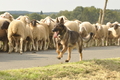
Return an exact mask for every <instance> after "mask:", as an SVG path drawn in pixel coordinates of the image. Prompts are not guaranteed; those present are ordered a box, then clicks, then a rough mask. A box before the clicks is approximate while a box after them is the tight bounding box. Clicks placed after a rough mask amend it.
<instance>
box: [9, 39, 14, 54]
mask: <svg viewBox="0 0 120 80" xmlns="http://www.w3.org/2000/svg"><path fill="white" fill-rule="evenodd" d="M8 44H9V51H8V53H9V54H10V53H11V52H12V51H13V44H12V39H11V38H9V43H8Z"/></svg>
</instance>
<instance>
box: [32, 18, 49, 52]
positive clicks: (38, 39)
mask: <svg viewBox="0 0 120 80" xmlns="http://www.w3.org/2000/svg"><path fill="white" fill-rule="evenodd" d="M30 28H31V30H32V34H33V39H34V42H35V48H36V50H37V51H38V50H39V49H40V50H42V48H43V49H44V50H46V49H48V44H47V43H48V42H47V41H49V35H48V34H47V33H49V32H48V25H47V24H45V23H39V22H38V21H36V20H32V21H31V23H30ZM46 28H47V29H46ZM43 43H44V44H43ZM38 44H39V45H38Z"/></svg>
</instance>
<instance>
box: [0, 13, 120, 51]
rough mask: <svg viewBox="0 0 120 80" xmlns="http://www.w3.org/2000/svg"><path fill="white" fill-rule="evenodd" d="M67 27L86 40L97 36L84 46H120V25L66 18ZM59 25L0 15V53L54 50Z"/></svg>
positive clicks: (48, 19)
mask: <svg viewBox="0 0 120 80" xmlns="http://www.w3.org/2000/svg"><path fill="white" fill-rule="evenodd" d="M61 18H63V19H64V21H65V22H64V23H65V24H64V25H65V26H66V27H67V28H68V29H70V30H74V31H77V32H79V33H80V34H81V36H82V37H83V38H84V37H86V36H87V35H88V34H89V33H90V32H92V33H94V35H93V38H92V40H91V41H89V42H88V43H84V47H91V46H109V45H120V27H119V23H118V22H114V23H110V22H108V23H106V25H101V24H99V23H96V24H91V23H90V22H87V21H86V22H81V21H79V20H74V21H70V20H68V19H67V18H66V17H65V16H60V17H58V19H59V20H60V19H61ZM55 24H56V19H52V18H51V17H49V16H48V17H46V18H45V19H41V20H40V21H39V20H31V21H30V19H29V17H28V16H26V15H22V16H19V17H18V18H16V19H14V17H13V16H12V15H11V14H10V13H8V12H5V13H3V14H1V15H0V50H1V51H8V52H9V53H11V52H13V51H14V52H20V53H23V52H25V51H28V50H29V51H33V50H34V51H39V50H47V49H49V48H55V41H56V39H55V37H54V33H53V32H52V29H53V28H54V25H55Z"/></svg>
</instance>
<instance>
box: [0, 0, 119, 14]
mask: <svg viewBox="0 0 120 80" xmlns="http://www.w3.org/2000/svg"><path fill="white" fill-rule="evenodd" d="M104 3H105V0H1V1H0V11H6V10H17V11H18V10H21V11H24V10H25V11H33V12H40V11H43V12H59V11H61V10H63V11H64V10H68V11H72V10H73V9H75V8H76V7H77V6H83V7H90V6H95V7H96V8H101V9H103V7H104ZM107 9H120V0H109V1H108V4H107Z"/></svg>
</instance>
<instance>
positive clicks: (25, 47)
mask: <svg viewBox="0 0 120 80" xmlns="http://www.w3.org/2000/svg"><path fill="white" fill-rule="evenodd" d="M27 43H28V41H25V44H24V51H25V52H26V51H27Z"/></svg>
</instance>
